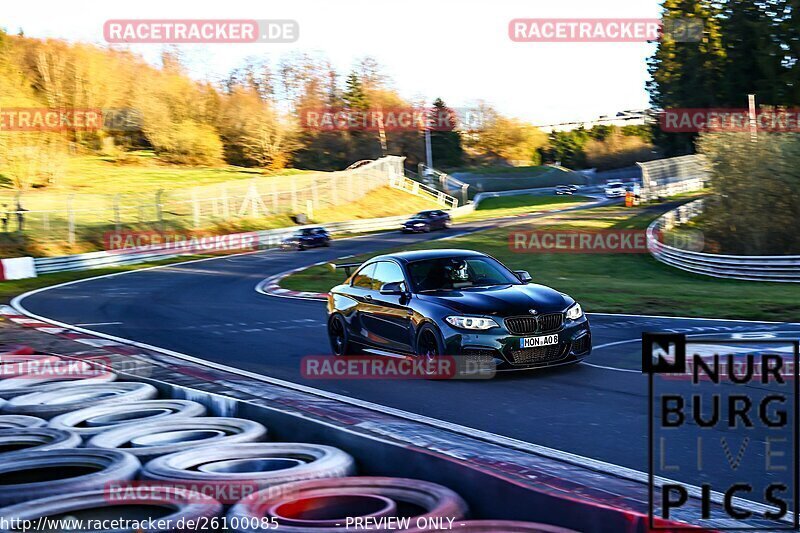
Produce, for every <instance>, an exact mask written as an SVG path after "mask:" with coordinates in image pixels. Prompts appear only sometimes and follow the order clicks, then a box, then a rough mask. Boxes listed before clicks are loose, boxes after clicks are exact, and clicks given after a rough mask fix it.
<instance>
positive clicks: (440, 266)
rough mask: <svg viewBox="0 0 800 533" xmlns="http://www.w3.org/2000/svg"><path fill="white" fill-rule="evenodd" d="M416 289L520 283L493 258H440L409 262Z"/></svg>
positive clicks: (412, 280) (457, 288)
mask: <svg viewBox="0 0 800 533" xmlns="http://www.w3.org/2000/svg"><path fill="white" fill-rule="evenodd" d="M408 273H409V276H410V277H411V283H412V285H413V286H414V289H415V290H416V291H417V292H428V291H451V290H460V289H466V288H470V287H491V286H493V285H508V284H521V282H520V280H519V279H518V278H517V277H516V276H515V275H514V273H513V272H511V271H510V270H508V269H507V268H505V267H504V266H503V265H501V264H500V263H499V262H497V261H496V260H494V259H492V258H490V257H440V258H437V259H423V260H420V261H413V262H411V263H409V264H408Z"/></svg>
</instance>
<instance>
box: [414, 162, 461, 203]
mask: <svg viewBox="0 0 800 533" xmlns="http://www.w3.org/2000/svg"><path fill="white" fill-rule="evenodd" d="M417 177H418V179H419V180H420V181H423V182H425V183H427V184H429V185H430V186H432V187H433V188H435V189H437V190H440V191H442V192H444V193H446V194H452V195H454V196H458V197H460V198H461V204H462V205H464V204H466V203H467V202H468V201H469V183H464V182H463V181H461V180H459V179H457V178H454V177H453V176H451V175H450V174H447V173H445V172H442V171H441V170H436V169H435V168H433V167H429V166H427V165H425V164H424V163H419V165H418V173H417Z"/></svg>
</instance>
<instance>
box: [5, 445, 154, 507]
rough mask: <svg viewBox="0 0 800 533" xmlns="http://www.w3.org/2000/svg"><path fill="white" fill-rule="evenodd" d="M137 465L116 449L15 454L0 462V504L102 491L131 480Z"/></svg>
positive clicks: (137, 463) (127, 454)
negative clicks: (0, 482)
mask: <svg viewBox="0 0 800 533" xmlns="http://www.w3.org/2000/svg"><path fill="white" fill-rule="evenodd" d="M140 466H141V463H140V462H139V460H138V459H137V458H136V457H135V456H133V455H132V454H129V453H125V452H121V451H118V450H92V449H82V448H75V449H72V450H49V451H44V452H40V451H30V452H21V453H15V454H13V456H11V457H9V458H8V459H5V458H4V459H3V460H2V461H0V479H2V480H3V483H2V484H0V505H10V504H12V503H17V502H30V501H31V500H35V499H39V498H47V497H49V496H56V495H60V494H65V493H70V494H74V493H76V492H83V491H89V490H101V489H103V488H104V487H105V486H106V485H107V484H108V483H112V482H119V481H128V480H131V479H133V478H134V476H136V472H137V471H138V470H139V467H140Z"/></svg>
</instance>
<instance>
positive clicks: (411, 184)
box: [389, 175, 458, 209]
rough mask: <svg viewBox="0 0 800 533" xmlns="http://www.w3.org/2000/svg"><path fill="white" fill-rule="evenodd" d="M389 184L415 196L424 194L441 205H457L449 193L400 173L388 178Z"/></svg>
mask: <svg viewBox="0 0 800 533" xmlns="http://www.w3.org/2000/svg"><path fill="white" fill-rule="evenodd" d="M389 186H390V187H394V188H395V189H400V190H402V191H405V192H407V193H411V194H413V195H415V196H425V197H428V198H431V199H433V200H435V201H436V203H438V204H439V205H441V206H442V207H445V208H447V209H455V208H456V207H458V200H457V199H456V198H454V197H452V196H450V195H449V194H447V193H445V192H443V191H440V190H438V189H434V188H433V187H430V186H428V185H425V184H424V183H420V182H418V181H414V180H412V179H410V178H407V177H405V176H402V175H393V176H391V177H390V178H389Z"/></svg>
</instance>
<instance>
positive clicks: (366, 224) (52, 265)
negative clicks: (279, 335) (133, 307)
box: [34, 215, 408, 274]
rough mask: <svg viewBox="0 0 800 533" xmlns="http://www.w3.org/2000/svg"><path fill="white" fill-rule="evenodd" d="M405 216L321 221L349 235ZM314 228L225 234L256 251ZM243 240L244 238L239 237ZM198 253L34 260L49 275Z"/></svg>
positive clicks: (134, 252)
mask: <svg viewBox="0 0 800 533" xmlns="http://www.w3.org/2000/svg"><path fill="white" fill-rule="evenodd" d="M407 219H408V215H402V216H394V217H383V218H372V219H364V220H350V221H347V222H333V223H330V224H325V228H326V229H327V230H328V231H329V232H330V233H332V234H339V235H342V234H351V233H364V232H369V231H381V230H392V229H399V228H400V225H401V224H402V223H403V221H404V220H407ZM310 227H315V226H312V225H308V226H295V227H291V228H280V229H273V230H262V231H256V232H252V233H242V234H234V235H228V237H229V238H230V237H236V236H247V237H250V238H252V239H250V240H251V241H252V242H253V244H254V246H253V248H254V249H257V250H268V249H271V248H277V247H279V246H280V244H281V241H282V240H283V239H285V238H286V237H288V236H290V235H291V234H292V233H294V232H295V231H297V230H299V229H303V228H310ZM239 240H240V241H244V239H239ZM197 253H200V252H198V251H197V249H196V248H195V247H194V245H193V244H191V243H187V244H186V245H185V246H166V245H153V246H145V247H138V248H135V249H131V250H113V251H102V252H90V253H86V254H77V255H67V256H62V257H37V258H36V259H34V264H35V265H36V272H37V274H51V273H53V272H66V271H71V270H88V269H92V268H103V267H111V266H121V265H132V264H137V263H146V262H148V261H157V260H161V259H169V258H172V257H178V256H181V255H192V254H197Z"/></svg>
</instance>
